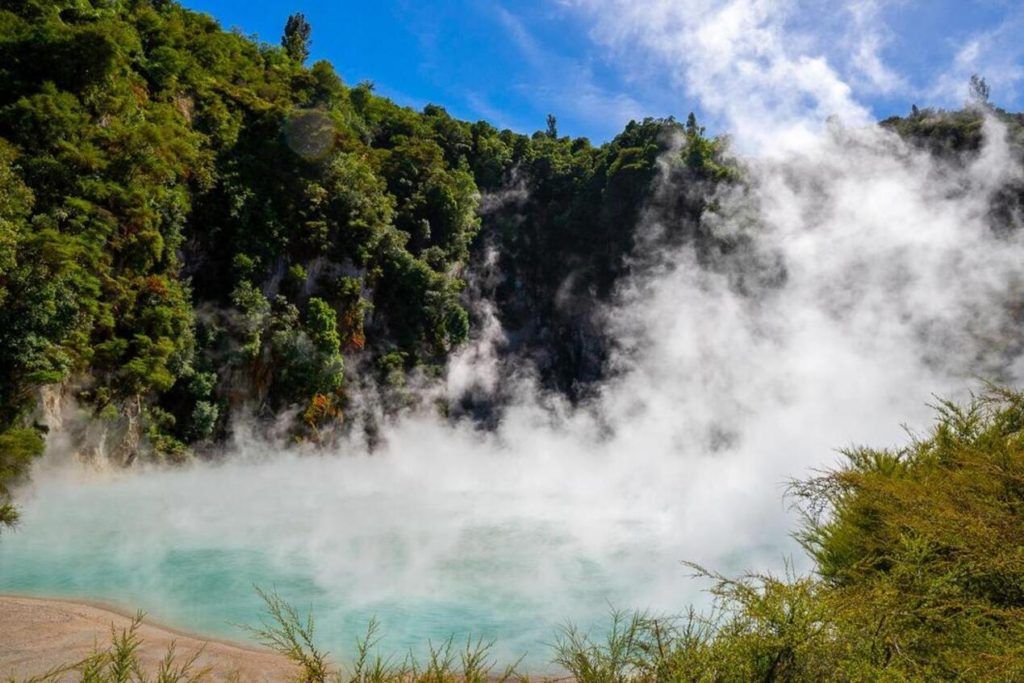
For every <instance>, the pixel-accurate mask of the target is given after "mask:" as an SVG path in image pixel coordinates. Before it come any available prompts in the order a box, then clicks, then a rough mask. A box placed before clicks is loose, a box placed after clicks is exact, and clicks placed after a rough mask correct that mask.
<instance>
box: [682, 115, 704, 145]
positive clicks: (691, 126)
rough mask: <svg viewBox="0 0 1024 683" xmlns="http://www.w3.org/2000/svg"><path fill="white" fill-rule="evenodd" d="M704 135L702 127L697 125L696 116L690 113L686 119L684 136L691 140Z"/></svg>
mask: <svg viewBox="0 0 1024 683" xmlns="http://www.w3.org/2000/svg"><path fill="white" fill-rule="evenodd" d="M703 135H704V126H699V125H697V116H696V115H695V114H694V113H693V112H692V111H691V112H690V115H689V116H687V117H686V136H687V137H688V138H690V139H691V140H692V139H693V138H699V137H702V136H703Z"/></svg>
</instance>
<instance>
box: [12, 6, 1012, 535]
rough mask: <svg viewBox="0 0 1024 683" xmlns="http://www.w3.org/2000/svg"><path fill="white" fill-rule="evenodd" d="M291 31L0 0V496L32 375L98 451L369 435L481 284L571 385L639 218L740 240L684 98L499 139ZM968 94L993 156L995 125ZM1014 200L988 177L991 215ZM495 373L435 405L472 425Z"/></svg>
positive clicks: (123, 457) (545, 382) (186, 453)
mask: <svg viewBox="0 0 1024 683" xmlns="http://www.w3.org/2000/svg"><path fill="white" fill-rule="evenodd" d="M311 40H312V27H311V26H310V25H309V24H308V23H307V22H306V20H305V19H304V18H303V16H302V15H301V14H297V15H294V16H292V17H291V18H290V19H289V21H288V23H287V25H286V26H285V27H283V35H282V38H281V41H280V44H279V45H272V44H266V43H260V42H258V41H256V40H254V39H252V38H249V37H246V36H243V35H240V34H238V33H235V32H228V31H224V30H222V29H221V28H220V27H219V26H218V24H217V23H216V22H215V21H214V20H213V19H211V18H210V17H208V16H206V15H203V14H199V13H195V12H191V11H188V10H186V9H184V8H182V7H181V6H180V5H178V4H177V3H175V2H172V1H169V0H58V1H56V2H52V1H50V0H11V1H9V2H5V3H4V5H3V9H0V443H2V444H3V448H2V449H0V452H2V453H3V459H2V461H0V464H2V465H3V467H2V469H0V471H2V472H3V473H4V476H3V477H0V497H2V498H3V501H6V502H8V503H9V497H10V496H9V490H8V487H9V485H10V482H12V481H15V480H17V478H18V477H19V476H20V474H21V473H22V472H23V471H24V470H25V467H26V466H27V463H28V462H29V460H30V459H31V458H32V457H33V456H34V455H36V454H38V453H39V452H40V451H41V449H42V436H43V434H44V433H45V429H46V425H45V420H40V419H39V415H40V413H39V410H40V405H41V398H44V395H43V394H44V393H45V392H46V391H50V392H51V398H52V397H53V394H56V395H57V397H58V399H62V400H65V401H67V400H70V401H72V402H73V403H74V405H76V406H78V407H79V408H81V409H82V410H83V411H84V412H85V413H86V415H87V416H88V422H89V424H90V425H93V426H91V427H90V428H89V429H83V430H81V431H82V433H81V434H78V435H77V438H78V440H79V441H80V443H79V446H80V450H81V452H84V453H88V452H90V450H91V451H98V450H99V449H100V448H101V446H100V442H102V450H103V451H104V457H106V458H108V459H110V460H112V461H114V462H120V463H130V462H132V461H133V460H135V459H137V458H146V459H153V458H156V459H164V460H171V461H175V460H182V459H187V458H189V457H191V456H192V455H193V454H194V453H204V452H210V450H211V447H212V446H214V445H215V444H217V443H219V442H222V441H223V440H224V439H225V438H226V437H227V436H229V435H230V434H231V432H232V426H233V420H235V419H238V418H239V416H245V417H246V418H249V417H255V418H256V419H257V420H263V421H265V422H266V423H268V424H273V425H275V426H276V427H279V426H280V423H281V419H280V416H282V415H284V416H286V419H285V422H286V423H287V424H286V426H285V433H286V436H287V438H288V439H289V440H293V441H299V442H307V443H310V442H311V443H322V442H325V441H330V440H331V439H332V438H333V437H334V436H335V435H337V434H339V433H342V432H344V431H345V430H350V429H353V428H358V429H361V430H365V431H366V432H367V436H368V440H369V442H370V443H371V444H372V442H373V439H374V438H375V434H374V430H375V428H376V423H377V421H378V420H379V418H380V417H381V416H382V415H385V416H386V415H387V414H389V413H394V412H397V411H401V410H403V409H405V408H407V407H409V406H410V405H412V404H415V403H416V401H417V400H418V399H417V396H418V395H419V392H416V391H413V390H411V388H410V387H411V386H413V385H415V386H422V385H423V384H424V383H429V382H431V381H433V379H432V378H434V379H436V378H439V377H440V376H441V375H442V373H443V368H444V366H445V363H446V361H447V359H448V358H449V357H450V355H451V354H452V353H453V351H455V350H457V349H459V348H460V347H461V346H462V345H464V344H465V343H466V342H467V339H469V337H470V336H471V334H472V332H473V330H476V329H479V328H480V323H481V320H480V319H479V317H480V315H481V314H480V311H478V310H477V308H478V307H477V306H475V302H477V301H480V300H487V301H492V302H493V303H494V310H495V311H496V315H497V317H498V319H499V322H500V323H501V326H502V328H503V330H504V331H505V332H506V339H505V344H504V346H503V348H502V359H503V361H502V362H503V363H504V366H505V368H506V371H507V372H508V373H511V372H514V371H515V369H517V368H522V367H529V368H532V370H531V371H532V372H533V373H534V374H535V376H536V378H537V379H538V381H539V383H540V385H541V386H542V388H544V389H546V390H551V391H554V392H558V393H559V394H562V395H564V396H566V397H567V398H568V399H569V400H571V401H580V400H585V399H586V398H587V396H588V392H589V391H590V390H591V389H592V388H593V387H594V386H595V383H596V381H597V380H599V379H602V378H603V377H604V376H605V375H606V374H607V372H608V371H609V370H608V367H607V363H606V360H607V358H608V354H609V346H610V344H611V343H612V342H611V341H610V339H609V335H608V334H607V332H606V331H605V330H604V329H603V325H602V320H601V316H600V310H601V306H602V304H604V303H605V302H607V301H609V299H610V298H612V297H613V296H614V293H615V291H616V284H617V282H619V280H620V278H621V277H622V276H623V275H624V274H625V273H627V272H628V271H629V269H630V267H631V264H632V263H633V261H632V259H631V253H632V251H633V247H634V244H635V241H636V239H637V230H638V227H637V226H638V225H639V224H640V223H641V221H640V220H639V218H640V216H641V213H642V212H644V211H657V212H658V214H659V217H660V218H661V221H660V223H661V224H662V225H665V226H669V228H670V229H669V230H668V231H667V232H668V234H663V235H660V236H659V239H662V240H691V241H692V242H693V243H694V244H696V245H697V252H698V253H699V254H700V253H704V254H709V255H710V254H716V253H722V252H728V251H730V250H735V249H738V248H742V245H740V244H736V243H733V242H730V241H729V240H728V239H726V238H723V237H720V236H716V235H715V234H714V233H713V231H711V230H709V229H707V228H706V227H705V226H704V222H703V221H702V216H703V215H704V214H705V212H706V211H707V210H708V209H709V207H710V208H712V209H713V200H711V199H710V198H711V197H713V196H714V192H715V189H716V187H717V186H719V185H721V184H723V183H742V173H741V172H740V170H739V168H738V166H737V165H736V162H734V161H729V160H728V159H727V149H726V144H725V142H724V140H723V139H721V138H715V137H709V136H707V135H706V134H705V132H704V129H703V127H701V126H700V125H698V123H697V121H696V120H695V118H694V117H693V115H692V114H691V115H690V117H689V119H688V120H687V121H686V122H685V123H682V122H678V121H675V120H673V119H671V118H669V119H645V120H644V121H641V122H635V121H634V122H631V123H629V124H628V125H627V126H626V128H625V130H624V131H623V132H622V133H621V134H620V135H618V136H617V137H616V138H614V139H613V140H611V141H610V142H608V143H606V144H603V145H600V146H595V145H593V144H591V143H590V142H589V141H588V140H587V139H585V138H570V137H565V136H560V135H559V133H558V126H557V120H556V119H555V118H554V117H553V116H550V117H549V118H548V121H547V126H546V129H545V130H542V131H538V132H536V133H534V134H533V135H532V136H526V135H522V134H518V133H514V132H512V131H509V130H503V131H499V130H497V129H496V128H494V127H493V126H491V125H489V124H488V123H486V122H483V121H480V122H476V123H468V122H464V121H459V120H456V119H454V118H452V117H451V116H449V115H448V113H447V112H446V111H445V110H444V109H443V108H441V107H439V106H435V105H429V106H427V107H425V108H424V109H423V110H422V111H420V112H417V111H414V110H412V109H409V108H405V107H400V106H398V105H396V104H395V103H393V102H391V101H389V100H387V99H385V98H382V97H379V96H377V95H376V94H374V87H373V84H372V83H359V84H346V83H344V82H343V80H342V78H341V76H339V75H338V74H337V73H336V72H335V70H334V69H333V68H332V66H331V65H330V64H329V63H327V62H317V63H315V64H312V65H307V63H306V62H307V61H308V52H309V46H310V41H311ZM974 86H975V93H976V97H977V99H978V100H979V104H981V105H983V106H985V107H988V108H989V109H990V110H991V111H993V112H995V113H996V114H997V115H999V116H1000V117H1001V118H1002V119H1003V120H1004V121H1005V122H1006V123H1007V124H1008V125H1009V126H1010V128H1011V131H1012V137H1013V140H1014V142H1015V144H1016V146H1017V149H1018V150H1019V149H1020V143H1019V140H1020V138H1021V134H1020V133H1021V119H1020V117H1019V116H1017V115H1010V114H1007V113H1006V112H1002V111H1000V110H997V109H995V108H993V107H992V106H991V105H989V104H988V89H987V85H985V83H984V81H982V80H980V79H979V80H976V82H975V83H974ZM981 123H982V117H981V115H980V113H979V108H978V107H975V108H968V109H965V110H963V111H960V112H940V111H932V110H923V111H918V110H917V108H916V107H915V110H914V112H912V113H911V115H910V116H908V117H906V118H899V117H896V118H893V119H890V120H887V121H885V122H883V125H885V126H888V127H891V128H893V129H894V130H896V131H897V132H899V134H901V135H902V136H904V137H905V138H907V139H909V140H912V141H914V142H915V144H919V145H921V146H922V147H924V148H926V149H929V150H930V151H932V152H933V153H935V154H940V155H941V154H945V155H949V156H952V155H955V154H960V153H964V152H967V153H970V152H971V151H974V150H977V149H978V147H979V146H980V142H981ZM656 178H660V181H661V182H655V179H656ZM658 187H671V188H672V191H671V192H670V193H666V192H659V191H658ZM1021 196H1024V194H1022V192H1021V188H1020V187H1017V186H1015V185H1013V186H1008V187H1007V190H1006V192H1005V193H1003V194H1002V195H1000V196H999V197H997V198H995V200H994V202H993V215H994V216H995V217H996V218H998V217H999V216H1003V217H1006V216H1009V215H1011V214H1012V212H1013V211H1015V210H1017V209H1019V208H1020V198H1021ZM997 222H998V221H997ZM1002 222H1003V223H1007V224H1008V221H1002ZM648 246H650V245H648ZM523 360H526V361H528V363H526V364H525V365H524V363H523V362H522V361H523ZM502 391H503V386H502V385H501V383H500V382H499V385H498V386H497V387H496V388H494V389H493V390H491V391H490V392H489V393H487V394H486V395H479V394H478V393H472V392H471V393H469V394H467V395H465V396H461V397H454V398H452V397H450V398H449V399H445V400H453V401H454V404H452V405H449V404H447V403H445V400H442V404H441V405H438V406H437V409H438V410H439V411H441V412H442V413H443V414H447V415H449V416H453V417H458V416H465V415H468V416H470V417H472V418H473V419H476V420H479V421H480V422H481V423H483V424H486V423H487V421H488V420H491V419H496V418H495V414H496V412H500V405H501V399H502ZM41 392H43V393H41ZM96 424H100V425H102V428H101V429H99V430H98V433H99V434H101V436H97V430H96V428H95V427H94V425H96ZM90 430H91V431H90ZM3 514H4V515H5V517H6V518H13V515H14V511H13V509H12V508H10V506H9V505H6V506H5V507H4V508H3Z"/></svg>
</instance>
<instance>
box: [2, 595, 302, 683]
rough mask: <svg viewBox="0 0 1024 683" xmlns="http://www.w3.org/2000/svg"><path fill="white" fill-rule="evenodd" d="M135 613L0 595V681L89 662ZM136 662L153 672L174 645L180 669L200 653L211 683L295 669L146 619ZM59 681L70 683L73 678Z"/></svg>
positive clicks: (248, 648)
mask: <svg viewBox="0 0 1024 683" xmlns="http://www.w3.org/2000/svg"><path fill="white" fill-rule="evenodd" d="M135 615H136V611H133V610H130V609H128V608H127V607H126V606H124V605H116V604H111V603H109V602H104V601H100V600H90V599H81V598H65V597H54V596H42V595H37V594H36V595H33V594H18V593H3V594H0V633H3V634H4V638H2V639H0V677H14V678H15V680H17V679H19V678H30V677H32V676H38V675H40V674H42V673H44V672H46V671H48V670H50V669H52V668H54V667H57V666H61V665H64V664H67V663H73V662H76V661H79V660H81V659H83V658H84V657H86V656H88V655H89V654H90V653H91V652H92V651H93V649H94V646H95V645H96V644H99V645H100V647H101V649H102V647H104V646H105V645H106V644H107V643H109V640H110V631H111V626H113V627H114V628H115V629H117V630H121V629H123V628H126V627H127V626H128V625H129V624H130V623H131V621H132V619H134V617H135ZM138 633H139V636H140V639H141V641H142V644H141V646H140V648H139V655H140V660H141V661H142V663H143V664H144V666H145V668H147V669H149V668H150V667H152V668H153V670H154V671H155V670H156V667H157V666H159V662H160V660H162V659H163V657H164V655H165V654H166V653H167V648H168V647H170V645H171V644H172V643H173V644H174V645H175V649H176V653H177V655H178V662H179V664H180V663H182V662H184V661H186V660H187V658H188V657H190V656H191V655H192V654H193V653H195V652H197V651H200V650H201V651H202V652H201V654H200V655H199V658H198V659H197V661H196V667H197V668H203V667H206V666H209V667H211V668H212V670H211V676H210V680H211V681H229V680H233V678H235V679H237V678H238V677H239V676H240V677H241V678H240V680H246V681H250V680H251V681H262V682H265V683H276V682H277V681H286V680H289V679H290V678H291V677H292V676H293V675H294V674H295V672H296V668H295V666H294V665H293V664H292V663H291V662H289V661H288V660H287V659H286V658H284V657H282V656H281V655H279V654H277V653H275V652H272V651H270V650H268V649H265V648H262V647H260V646H258V645H253V644H249V643H243V642H238V641H232V640H229V639H226V638H218V637H208V636H206V635H205V634H202V633H197V632H194V631H189V630H187V629H182V628H178V627H175V626H171V625H168V624H164V623H161V622H160V621H159V619H151V618H150V617H149V616H146V618H145V619H144V620H143V622H142V624H141V625H140V627H139V631H138ZM60 680H74V678H73V677H70V676H69V677H66V679H65V678H61V679H60Z"/></svg>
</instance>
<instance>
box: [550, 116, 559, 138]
mask: <svg viewBox="0 0 1024 683" xmlns="http://www.w3.org/2000/svg"><path fill="white" fill-rule="evenodd" d="M548 137H549V138H551V139H553V140H555V139H557V138H558V119H556V118H555V115H554V114H548Z"/></svg>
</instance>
